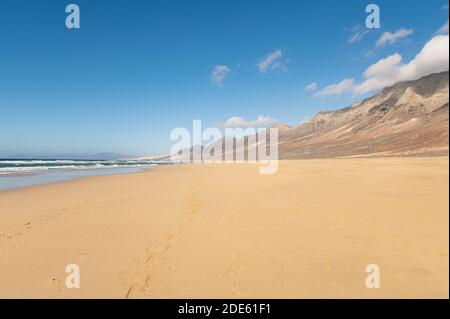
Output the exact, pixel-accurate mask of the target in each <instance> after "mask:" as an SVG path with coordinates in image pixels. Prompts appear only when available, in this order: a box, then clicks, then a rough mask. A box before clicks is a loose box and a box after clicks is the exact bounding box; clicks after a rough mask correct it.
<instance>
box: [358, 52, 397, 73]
mask: <svg viewBox="0 0 450 319" xmlns="http://www.w3.org/2000/svg"><path fill="white" fill-rule="evenodd" d="M401 61H402V56H401V55H400V54H398V53H396V54H393V55H390V56H388V57H387V58H385V59H381V60H379V61H378V62H377V63H375V64H372V65H371V66H369V67H368V68H367V69H366V70H365V71H364V77H366V78H370V77H374V76H377V75H379V74H383V73H385V72H386V71H387V70H390V69H392V67H394V66H395V65H397V64H399V63H400V62H401Z"/></svg>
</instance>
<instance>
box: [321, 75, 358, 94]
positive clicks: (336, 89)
mask: <svg viewBox="0 0 450 319" xmlns="http://www.w3.org/2000/svg"><path fill="white" fill-rule="evenodd" d="M353 86H354V80H353V79H348V78H347V79H344V80H342V81H341V82H339V83H337V84H331V85H329V86H327V87H324V88H323V89H321V90H320V91H318V92H317V93H316V94H314V96H315V97H321V96H330V95H340V94H344V93H348V92H350V91H351V90H352V88H353Z"/></svg>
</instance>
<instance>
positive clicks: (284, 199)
mask: <svg viewBox="0 0 450 319" xmlns="http://www.w3.org/2000/svg"><path fill="white" fill-rule="evenodd" d="M448 165H449V162H448V157H430V158H372V159H330V160H296V161H281V162H280V163H279V169H278V172H277V173H276V174H274V175H260V174H259V173H258V167H259V166H258V165H257V164H215V165H208V164H192V165H175V166H162V167H158V168H155V169H150V170H148V171H146V172H143V173H135V174H128V175H115V176H102V177H89V178H84V179H79V180H74V181H68V182H63V183H59V184H52V185H43V186H37V187H31V188H24V189H18V190H11V191H5V192H0V297H1V298H12V297H25V298H40V297H44V298H47V297H49V298H75V297H86V298H98V297H106V298H383V297H384V298H397V297H405V298H419V297H420V298H422V297H424V298H431V297H437V298H448V296H449V276H448V275H449V257H448V252H449V246H448V243H449V206H448V204H449V197H448V188H449V184H448V177H449V176H448V173H449V168H448ZM68 264H77V265H79V266H80V275H81V281H80V283H81V287H80V288H79V289H67V288H66V287H65V278H66V276H67V275H68V274H66V273H65V267H66V265H68ZM368 264H377V265H379V267H380V271H381V287H380V288H379V289H368V288H367V287H366V285H365V278H366V276H367V275H368V274H367V273H365V267H366V266H367V265H368Z"/></svg>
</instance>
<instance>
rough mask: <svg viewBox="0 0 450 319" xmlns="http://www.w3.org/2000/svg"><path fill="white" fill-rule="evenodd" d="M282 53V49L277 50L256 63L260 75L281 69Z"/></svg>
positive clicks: (282, 64)
mask: <svg viewBox="0 0 450 319" xmlns="http://www.w3.org/2000/svg"><path fill="white" fill-rule="evenodd" d="M283 55H284V52H283V50H282V49H278V50H275V51H273V52H272V53H269V54H268V55H267V56H265V57H264V58H263V59H261V61H259V63H258V69H259V72H261V73H267V71H270V70H275V69H279V68H282V67H283V66H284V63H283V61H282V58H283Z"/></svg>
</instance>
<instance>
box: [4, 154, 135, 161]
mask: <svg viewBox="0 0 450 319" xmlns="http://www.w3.org/2000/svg"><path fill="white" fill-rule="evenodd" d="M0 158H3V159H12V158H14V159H47V160H49V159H59V160H69V159H71V160H116V159H125V158H130V156H129V155H124V154H118V153H96V154H82V155H79V154H60V155H58V154H54V155H45V156H43V155H33V154H12V153H6V152H3V153H2V152H0Z"/></svg>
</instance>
